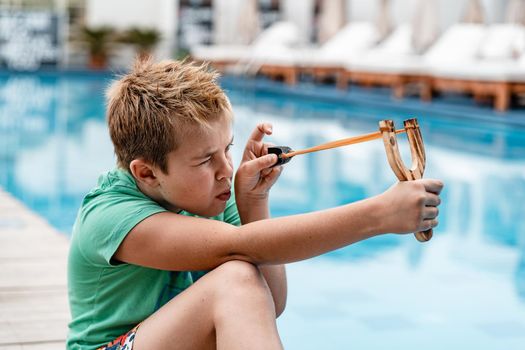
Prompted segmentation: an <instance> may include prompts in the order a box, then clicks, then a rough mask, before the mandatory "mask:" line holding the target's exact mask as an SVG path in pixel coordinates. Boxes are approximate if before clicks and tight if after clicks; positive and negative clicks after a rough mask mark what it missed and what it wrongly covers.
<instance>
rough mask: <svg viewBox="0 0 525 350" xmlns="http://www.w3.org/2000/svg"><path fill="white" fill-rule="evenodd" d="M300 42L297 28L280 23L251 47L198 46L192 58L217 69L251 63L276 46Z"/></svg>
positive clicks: (194, 49)
mask: <svg viewBox="0 0 525 350" xmlns="http://www.w3.org/2000/svg"><path fill="white" fill-rule="evenodd" d="M298 40H299V33H298V29H297V27H296V26H295V25H294V24H293V23H291V22H285V21H280V22H276V23H274V24H272V25H271V26H270V27H268V28H267V29H265V30H264V31H262V32H261V33H260V34H259V36H258V37H257V38H256V39H255V41H254V42H253V43H252V44H251V45H197V46H194V47H192V48H191V50H190V56H191V57H192V59H193V60H195V61H201V62H209V63H210V64H211V65H213V66H214V67H216V68H217V69H220V70H224V69H227V67H230V66H234V65H237V64H239V62H244V61H249V60H250V59H252V57H253V56H254V55H256V54H257V53H259V52H266V51H271V48H272V47H276V46H282V47H286V46H293V45H296V44H297V42H298Z"/></svg>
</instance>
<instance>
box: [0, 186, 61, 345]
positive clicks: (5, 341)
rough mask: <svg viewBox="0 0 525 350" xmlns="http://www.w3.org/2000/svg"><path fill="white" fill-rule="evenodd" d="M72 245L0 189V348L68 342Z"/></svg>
mask: <svg viewBox="0 0 525 350" xmlns="http://www.w3.org/2000/svg"><path fill="white" fill-rule="evenodd" d="M68 245H69V243H68V239H67V238H66V237H65V236H63V235H61V234H59V233H58V232H56V231H55V230H54V229H53V228H52V227H50V226H49V224H47V223H46V222H45V221H44V220H43V219H41V218H40V217H38V216H37V215H36V214H34V213H32V212H31V211H30V210H28V209H27V208H25V207H24V206H23V205H22V204H21V203H20V202H18V201H17V200H15V199H13V197H11V196H10V195H8V194H6V193H5V192H2V190H1V189H0V350H7V349H9V350H14V349H31V350H51V349H53V350H54V349H64V348H65V339H66V335H67V323H68V321H69V317H70V316H69V307H68V301H67V278H66V263H67V251H68Z"/></svg>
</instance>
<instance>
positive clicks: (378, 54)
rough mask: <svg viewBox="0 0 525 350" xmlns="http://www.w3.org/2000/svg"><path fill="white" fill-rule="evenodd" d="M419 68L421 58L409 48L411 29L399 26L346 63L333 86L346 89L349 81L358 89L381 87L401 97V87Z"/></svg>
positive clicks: (411, 46)
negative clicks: (389, 89) (370, 86)
mask: <svg viewBox="0 0 525 350" xmlns="http://www.w3.org/2000/svg"><path fill="white" fill-rule="evenodd" d="M420 67H421V57H420V55H418V54H417V53H416V51H415V49H414V48H413V45H412V27H411V25H409V24H402V25H400V26H399V27H397V28H396V29H395V30H394V32H393V33H392V34H391V35H390V36H389V37H387V38H386V39H385V40H384V41H383V42H382V43H380V44H379V45H377V46H376V47H374V48H373V49H370V50H368V51H367V52H365V53H364V54H363V55H361V56H357V57H353V58H352V59H349V60H347V61H346V62H345V64H344V68H345V69H344V72H343V73H342V74H340V75H339V79H338V82H337V85H338V87H340V88H346V86H347V85H348V82H349V81H350V80H351V81H354V82H356V83H359V84H361V85H382V86H383V85H385V86H390V87H392V88H393V89H394V94H395V95H396V96H397V97H402V96H403V95H404V86H405V85H406V84H407V83H408V82H409V81H408V80H409V78H410V77H411V76H413V75H417V74H418V73H419V70H420Z"/></svg>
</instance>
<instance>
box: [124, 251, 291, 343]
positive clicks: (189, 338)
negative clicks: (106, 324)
mask: <svg viewBox="0 0 525 350" xmlns="http://www.w3.org/2000/svg"><path fill="white" fill-rule="evenodd" d="M146 349H158V350H164V349H172V350H174V349H177V350H178V349H181V350H182V349H192V350H195V349H228V350H230V349H231V350H234V349H254V350H255V349H265V350H267V349H282V344H281V341H280V339H279V335H278V333H277V326H276V323H275V305H274V303H273V299H272V295H271V292H270V290H269V288H268V286H267V284H266V281H265V280H264V278H263V277H262V275H261V273H260V272H259V269H258V268H257V267H255V266H253V265H252V264H249V263H246V262H242V261H230V262H227V263H224V264H223V265H221V266H219V267H217V268H216V269H214V270H213V271H210V272H208V273H207V274H206V275H205V276H203V277H202V278H200V279H199V280H198V281H197V282H196V283H195V284H194V285H192V286H191V287H189V288H188V289H187V290H185V291H184V292H182V293H181V294H179V295H178V296H176V297H175V298H173V299H172V300H171V301H170V302H168V303H167V304H166V305H164V306H163V307H162V308H161V309H160V310H158V311H157V312H156V313H154V314H153V315H151V316H150V317H148V318H147V319H146V320H145V321H144V322H143V323H142V324H141V325H140V327H139V329H138V331H137V334H136V336H135V341H134V344H133V350H146Z"/></svg>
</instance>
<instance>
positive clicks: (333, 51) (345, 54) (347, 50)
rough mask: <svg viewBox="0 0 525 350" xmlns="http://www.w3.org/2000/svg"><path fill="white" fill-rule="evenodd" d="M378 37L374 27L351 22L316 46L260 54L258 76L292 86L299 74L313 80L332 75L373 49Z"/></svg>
mask: <svg viewBox="0 0 525 350" xmlns="http://www.w3.org/2000/svg"><path fill="white" fill-rule="evenodd" d="M378 38H379V33H378V30H377V28H376V27H375V25H374V24H373V23H369V22H352V23H348V24H347V25H345V26H344V27H343V28H342V29H341V30H340V31H339V32H337V34H335V35H334V36H333V37H332V38H331V39H329V40H328V41H327V42H326V43H324V44H323V45H322V46H320V47H309V48H293V47H286V48H283V47H281V49H280V50H274V51H272V52H267V53H266V54H261V55H260V56H259V57H257V59H256V61H257V63H258V66H259V71H260V72H261V73H262V74H268V75H272V76H276V75H283V76H286V77H288V78H287V79H285V80H286V81H287V82H288V83H291V84H293V83H295V81H296V80H297V75H298V74H299V73H300V72H303V73H310V74H313V75H314V76H315V77H318V78H319V77H324V76H327V75H336V74H338V73H339V72H340V71H341V70H342V69H343V63H344V62H345V61H346V60H348V59H350V58H351V57H357V56H358V55H360V54H362V53H363V52H364V51H365V50H368V49H369V48H370V47H372V46H374V45H375V44H376V43H377V40H378Z"/></svg>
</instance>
